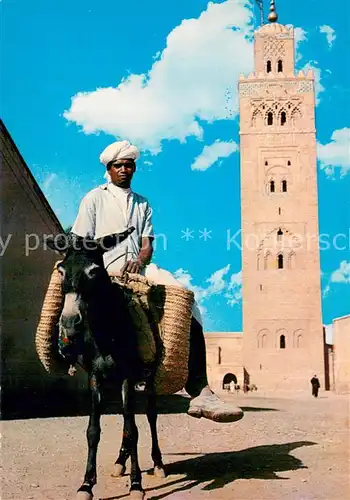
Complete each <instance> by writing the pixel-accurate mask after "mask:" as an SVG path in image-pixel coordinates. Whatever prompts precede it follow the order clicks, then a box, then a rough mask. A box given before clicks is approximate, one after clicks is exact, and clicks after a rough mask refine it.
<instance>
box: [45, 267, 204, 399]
mask: <svg viewBox="0 0 350 500" xmlns="http://www.w3.org/2000/svg"><path fill="white" fill-rule="evenodd" d="M111 279H112V281H113V282H117V283H118V284H119V285H121V286H123V287H124V290H125V293H127V296H129V306H130V311H131V315H132V318H133V321H134V325H135V327H136V329H137V333H138V344H139V353H140V356H141V358H142V359H143V361H144V362H145V363H146V364H147V363H152V362H153V361H155V360H156V359H158V367H157V371H156V376H155V388H156V393H157V394H173V393H175V392H177V391H179V390H180V389H182V388H183V387H184V385H185V384H186V381H187V376H188V357H189V333H190V327H191V317H192V305H193V300H194V295H193V292H191V291H189V290H186V289H184V288H181V287H177V286H173V285H157V284H155V283H153V282H151V281H149V280H147V279H146V278H145V277H144V276H141V275H138V274H129V275H128V280H127V281H126V282H123V281H120V280H119V279H117V278H116V277H115V276H111ZM130 295H132V300H131V301H130ZM63 300H64V296H63V291H62V279H61V276H60V274H59V272H58V271H57V269H56V266H55V268H54V270H53V273H52V276H51V279H50V283H49V286H48V290H47V293H46V296H45V299H44V303H43V307H42V312H41V317H40V320H39V324H38V328H37V331H36V336H35V344H36V350H37V354H38V357H39V359H40V361H41V362H42V364H43V366H44V367H45V369H46V370H47V371H48V372H57V371H62V369H63V368H64V367H63V366H62V362H61V363H59V361H58V359H59V358H58V356H57V352H58V350H57V338H58V330H57V326H56V325H57V323H58V320H59V317H60V314H61V311H62V306H63ZM65 368H66V367H65Z"/></svg>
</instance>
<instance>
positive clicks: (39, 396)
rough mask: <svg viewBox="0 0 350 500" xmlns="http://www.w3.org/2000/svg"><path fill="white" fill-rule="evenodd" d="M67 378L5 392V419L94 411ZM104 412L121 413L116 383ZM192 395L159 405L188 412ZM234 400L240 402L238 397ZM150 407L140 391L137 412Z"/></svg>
mask: <svg viewBox="0 0 350 500" xmlns="http://www.w3.org/2000/svg"><path fill="white" fill-rule="evenodd" d="M64 382H65V381H64V380H62V381H60V380H59V381H57V382H55V383H54V384H53V385H52V387H51V388H50V390H41V391H35V390H29V389H28V390H24V389H22V390H21V392H20V393H18V394H15V393H8V392H6V391H5V392H4V393H3V394H2V401H1V403H2V404H1V409H2V415H1V418H2V420H14V419H28V418H51V417H75V416H86V415H89V413H90V400H89V395H88V390H87V389H86V388H85V387H80V388H79V390H75V391H73V390H68V389H67V386H66V384H65V383H64ZM105 401H106V404H105V409H104V411H103V413H104V414H107V415H109V414H121V413H122V405H121V401H120V396H119V395H118V392H117V391H116V390H115V388H114V387H112V386H109V387H107V388H106V391H105ZM189 401H190V400H189V398H188V397H183V396H180V395H177V394H174V395H171V396H158V397H157V407H158V412H159V414H160V415H161V414H180V413H187V410H188V405H189ZM232 402H233V404H237V401H236V400H235V399H233V400H232ZM145 407H146V398H145V395H144V394H142V393H139V394H138V395H137V404H136V413H144V411H145ZM242 410H243V411H244V412H258V411H262V412H263V411H279V410H276V409H275V408H263V407H261V408H260V407H252V406H243V407H242Z"/></svg>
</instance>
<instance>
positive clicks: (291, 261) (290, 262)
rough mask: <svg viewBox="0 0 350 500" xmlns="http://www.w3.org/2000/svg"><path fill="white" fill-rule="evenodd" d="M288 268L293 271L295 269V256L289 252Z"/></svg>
mask: <svg viewBox="0 0 350 500" xmlns="http://www.w3.org/2000/svg"><path fill="white" fill-rule="evenodd" d="M288 267H289V269H295V267H296V255H295V253H294V252H291V253H290V254H289V256H288Z"/></svg>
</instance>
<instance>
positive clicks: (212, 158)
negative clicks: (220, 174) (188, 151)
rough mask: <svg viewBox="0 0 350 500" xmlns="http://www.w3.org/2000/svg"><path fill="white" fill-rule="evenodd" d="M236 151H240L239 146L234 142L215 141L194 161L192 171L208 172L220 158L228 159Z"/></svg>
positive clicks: (205, 147)
mask: <svg viewBox="0 0 350 500" xmlns="http://www.w3.org/2000/svg"><path fill="white" fill-rule="evenodd" d="M235 151H238V146H237V144H236V143H235V142H234V141H229V142H223V141H219V140H217V141H215V142H214V143H213V144H211V145H210V146H204V148H203V151H202V152H201V154H200V155H199V156H197V158H196V159H195V160H194V163H193V164H192V165H191V169H192V170H207V169H208V168H209V167H211V166H212V165H214V163H216V162H217V161H218V159H219V158H227V157H228V156H230V155H231V154H232V153H234V152H235Z"/></svg>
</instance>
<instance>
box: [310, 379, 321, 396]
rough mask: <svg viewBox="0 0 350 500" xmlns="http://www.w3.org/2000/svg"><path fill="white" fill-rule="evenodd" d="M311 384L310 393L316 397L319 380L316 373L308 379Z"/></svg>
mask: <svg viewBox="0 0 350 500" xmlns="http://www.w3.org/2000/svg"><path fill="white" fill-rule="evenodd" d="M310 382H311V385H312V395H313V396H314V397H315V398H317V396H318V390H319V388H320V381H319V380H318V378H317V375H314V376H313V377H312V379H311V380H310Z"/></svg>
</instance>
